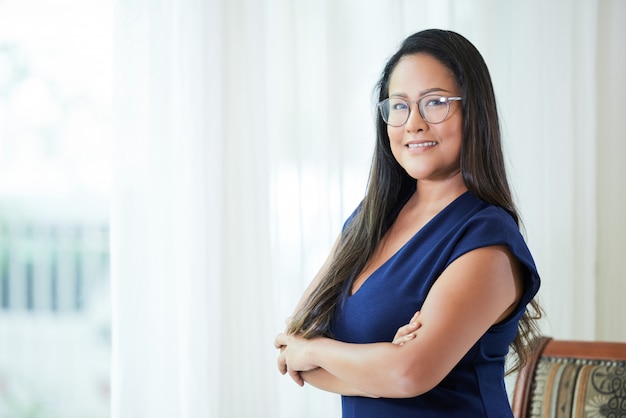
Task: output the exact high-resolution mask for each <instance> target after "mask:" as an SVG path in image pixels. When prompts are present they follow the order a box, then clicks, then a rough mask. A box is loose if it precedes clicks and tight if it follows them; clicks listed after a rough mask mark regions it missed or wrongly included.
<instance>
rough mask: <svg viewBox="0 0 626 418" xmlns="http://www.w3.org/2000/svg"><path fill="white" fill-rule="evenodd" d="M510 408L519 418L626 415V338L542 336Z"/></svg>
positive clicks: (599, 417)
mask: <svg viewBox="0 0 626 418" xmlns="http://www.w3.org/2000/svg"><path fill="white" fill-rule="evenodd" d="M512 408H513V415H514V416H515V418H539V417H541V418H544V417H545V418H570V417H572V418H574V417H576V418H578V417H580V418H604V417H614V418H626V343H617V342H600V341H565V340H554V339H552V338H550V337H543V338H542V339H541V340H540V341H539V344H538V345H537V348H536V350H535V351H534V353H533V356H532V357H531V358H529V360H528V363H527V364H526V365H525V366H524V368H523V369H522V370H521V371H520V373H519V375H518V376H517V381H516V384H515V390H514V392H513V403H512Z"/></svg>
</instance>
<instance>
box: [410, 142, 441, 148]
mask: <svg viewBox="0 0 626 418" xmlns="http://www.w3.org/2000/svg"><path fill="white" fill-rule="evenodd" d="M435 145H437V143H436V142H435V141H430V142H419V143H410V144H407V147H409V148H426V147H434V146H435Z"/></svg>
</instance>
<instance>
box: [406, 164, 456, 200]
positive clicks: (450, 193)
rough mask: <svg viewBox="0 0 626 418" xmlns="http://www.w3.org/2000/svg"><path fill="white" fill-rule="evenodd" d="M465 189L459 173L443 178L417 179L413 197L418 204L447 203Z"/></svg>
mask: <svg viewBox="0 0 626 418" xmlns="http://www.w3.org/2000/svg"><path fill="white" fill-rule="evenodd" d="M466 191H467V186H465V183H464V182H463V177H462V176H461V173H460V172H459V173H457V174H455V175H454V176H452V177H449V178H447V179H444V180H437V181H430V180H417V185H416V188H415V194H414V195H413V198H414V199H416V203H417V202H419V203H420V204H426V205H429V204H431V203H432V204H435V205H436V204H440V203H443V204H447V203H450V202H452V201H453V200H454V199H456V198H457V197H459V196H461V195H462V194H463V193H465V192H466Z"/></svg>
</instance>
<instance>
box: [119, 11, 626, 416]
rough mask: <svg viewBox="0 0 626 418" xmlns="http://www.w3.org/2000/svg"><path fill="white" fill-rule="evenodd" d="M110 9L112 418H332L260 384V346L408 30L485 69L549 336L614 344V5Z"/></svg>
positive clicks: (347, 176)
mask: <svg viewBox="0 0 626 418" xmlns="http://www.w3.org/2000/svg"><path fill="white" fill-rule="evenodd" d="M116 6H117V11H116V19H117V25H116V51H117V52H116V62H115V74H116V75H117V86H116V95H115V105H116V108H117V118H116V135H115V151H114V152H115V154H114V160H115V161H116V163H115V167H114V169H115V182H114V183H115V193H114V195H115V196H114V202H113V205H112V210H111V212H112V213H111V219H112V281H113V285H112V295H113V296H112V297H113V312H114V314H113V315H114V316H113V336H114V340H113V342H114V344H113V353H114V354H113V376H112V380H113V393H112V410H113V416H114V417H115V418H121V417H124V418H127V417H128V418H134V417H137V418H140V417H141V418H143V417H151V418H159V417H168V418H170V417H180V418H192V417H193V418H196V417H270V416H272V417H285V418H287V417H289V418H291V417H319V416H327V417H331V416H338V410H339V401H338V398H337V397H336V396H333V395H328V394H323V393H320V392H318V391H316V390H314V389H311V388H304V389H302V388H299V387H297V386H295V385H294V384H293V383H291V382H290V381H289V380H288V378H284V377H281V376H279V375H278V373H277V372H276V370H275V366H274V358H275V353H274V350H273V349H272V341H273V337H274V334H275V333H276V332H278V331H279V330H280V329H282V328H283V326H284V318H285V317H286V316H287V315H289V314H290V313H291V309H293V306H294V304H295V303H296V300H297V298H298V297H299V295H300V293H301V292H302V290H303V289H304V287H305V286H306V284H307V283H308V281H309V280H310V279H311V277H312V276H313V275H314V274H315V272H316V270H317V268H318V267H319V266H320V265H321V263H322V261H323V259H324V258H325V256H326V253H327V251H328V249H329V248H330V245H331V243H332V241H333V240H334V238H335V236H336V234H337V233H338V232H339V229H340V227H341V224H342V222H343V220H344V218H345V217H346V216H347V215H348V214H349V213H350V212H351V211H352V209H353V208H354V207H355V206H356V204H357V203H358V202H359V200H360V198H361V196H362V194H363V191H364V188H365V181H366V176H367V172H368V169H369V160H370V157H371V151H372V149H373V116H372V109H373V106H372V89H373V87H374V84H375V82H376V81H377V77H378V74H379V72H380V70H381V68H382V65H383V64H384V61H385V60H386V58H387V57H388V56H389V55H390V54H391V53H392V52H393V50H394V49H395V48H396V47H397V45H398V43H399V42H400V41H401V40H402V39H403V38H404V36H406V35H408V34H409V33H412V32H415V31H417V30H420V29H424V28H427V27H442V28H449V29H453V30H456V31H458V32H460V33H462V34H464V35H465V36H467V37H468V38H469V39H470V40H472V41H473V42H474V43H475V44H476V46H477V47H478V48H479V49H480V50H481V51H482V52H483V54H484V56H485V58H486V60H487V63H488V65H489V67H490V69H491V71H492V76H493V78H494V83H495V88H496V94H497V97H498V99H499V103H500V106H501V107H500V110H501V114H502V120H503V132H504V136H505V145H506V148H507V153H508V159H509V162H510V171H511V176H512V180H513V186H514V188H515V191H516V195H517V197H518V201H519V205H520V209H521V211H522V214H523V217H524V221H525V227H526V232H527V236H528V240H529V244H530V246H531V248H532V250H533V252H534V254H535V256H536V259H537V263H538V265H539V269H540V271H541V273H542V276H543V279H544V287H543V290H542V300H543V303H544V305H545V306H546V310H547V312H548V316H549V319H548V321H546V323H545V329H546V333H549V334H552V335H555V336H558V337H572V338H610V339H626V335H624V330H623V329H622V328H620V327H621V325H620V324H619V322H618V325H617V326H615V325H614V326H611V325H610V321H607V319H608V318H612V317H620V315H621V317H623V316H624V315H625V312H624V307H623V304H622V303H621V297H620V296H619V294H617V295H616V293H615V292H612V291H611V290H612V289H615V288H617V289H623V286H624V285H623V283H621V282H620V281H618V280H616V279H614V278H611V277H608V274H609V273H610V274H615V272H617V271H618V269H619V267H620V266H623V262H622V261H620V260H619V257H618V256H617V255H616V254H615V251H613V252H607V253H606V254H607V255H605V256H603V257H604V258H602V257H599V256H598V253H599V251H601V250H602V249H603V248H606V246H607V245H608V244H606V243H620V242H622V243H623V238H620V237H622V236H623V235H624V232H625V231H624V230H625V228H624V224H623V222H622V221H621V220H620V215H619V211H617V210H607V209H603V208H604V207H605V206H604V204H605V203H608V204H613V205H620V204H622V203H623V197H621V199H622V200H620V198H616V197H615V193H611V191H615V190H622V189H620V187H622V188H623V186H621V185H620V176H619V174H620V173H621V174H623V172H621V171H619V170H623V169H620V168H618V167H619V162H618V158H617V157H616V156H615V155H614V154H613V153H612V151H613V150H614V149H615V148H614V147H613V145H615V144H617V145H615V147H618V149H620V150H622V155H623V151H624V146H623V145H621V144H624V143H625V142H624V141H623V134H622V133H621V131H620V130H619V129H618V127H617V124H616V120H617V119H616V118H617V114H616V113H614V112H615V109H617V108H618V107H619V106H620V98H621V97H622V96H623V93H624V91H623V88H624V71H621V72H618V71H613V70H612V68H613V67H615V66H617V67H618V68H622V69H623V68H624V52H623V51H622V49H620V48H621V47H620V46H619V45H620V43H621V41H622V40H623V39H626V37H625V36H624V35H625V34H624V29H623V28H622V27H621V26H620V25H621V22H622V21H623V17H626V13H625V12H624V6H623V3H622V2H620V1H619V0H614V1H603V2H600V1H585V0H577V1H571V0H559V1H553V2H549V3H546V2H543V1H539V0H535V1H523V2H522V1H515V2H499V1H496V0H489V1H487V0H484V1H473V2H471V3H470V2H466V1H460V0H459V1H441V0H430V1H416V0H406V1H400V0H395V1H382V0H381V1H357V0H343V1H338V2H337V1H332V0H326V1H290V0H273V1H272V0H265V1H258V0H235V1H233V0H212V1H206V0H205V1H203V0H158V1H154V0H133V1H124V0H117V2H116ZM616 16H621V17H622V18H621V19H620V18H617V17H616ZM620 66H621V67H620ZM608 77H612V78H614V79H615V84H612V83H610V82H608V81H607V79H608ZM614 86H617V90H616V89H615V88H613V87H614ZM620 88H621V89H622V90H621V93H620V90H619V89H620ZM601 93H602V96H599V95H600V94H601ZM605 94H606V96H605ZM605 98H608V99H610V100H609V102H610V104H612V105H613V106H614V107H613V108H611V109H613V110H612V111H611V112H613V113H611V112H609V111H608V110H607V105H606V103H607V102H606V101H605ZM615 106H617V107H615ZM620 135H621V136H622V140H621V141H615V138H619V136H620ZM606 138H610V140H611V142H606V141H605V139H606ZM619 147H621V148H619ZM605 158H606V160H605ZM616 167H617V168H616ZM611 170H612V171H611ZM615 173H617V176H616V175H615ZM605 174H606V175H605ZM600 176H602V178H600ZM620 196H623V194H620ZM602 199H604V200H602ZM600 215H602V216H611V217H613V218H612V219H608V220H607V219H604V218H603V217H601V216H600ZM599 220H600V221H599ZM603 225H604V227H603ZM603 234H605V235H603ZM620 240H621V241H620ZM622 248H623V246H622ZM599 260H604V261H605V265H606V268H604V267H603V268H597V263H598V261H599ZM620 263H622V264H621V265H620ZM603 274H604V276H603ZM620 286H621V287H620ZM621 294H624V292H623V291H622V292H621Z"/></svg>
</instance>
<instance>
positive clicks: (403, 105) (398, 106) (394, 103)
mask: <svg viewBox="0 0 626 418" xmlns="http://www.w3.org/2000/svg"><path fill="white" fill-rule="evenodd" d="M408 108H409V104H408V103H407V102H406V101H404V100H402V99H390V100H389V110H390V111H392V112H402V111H404V110H407V109H408Z"/></svg>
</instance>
